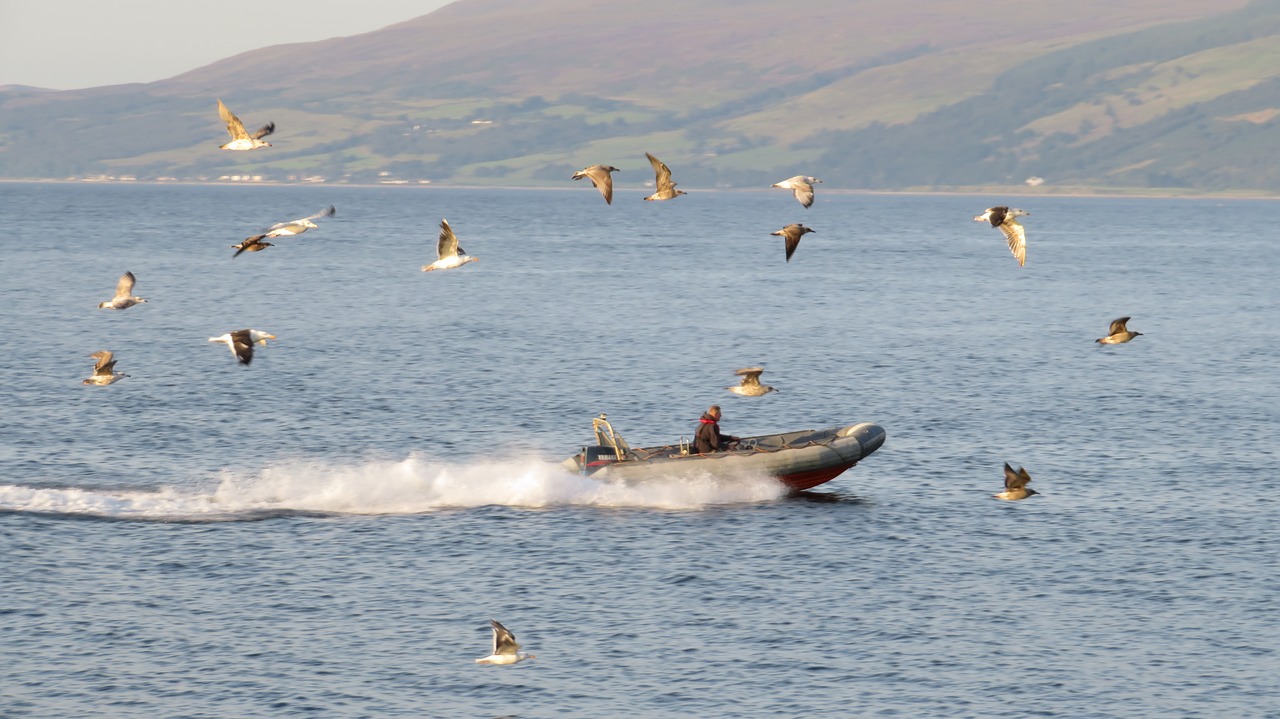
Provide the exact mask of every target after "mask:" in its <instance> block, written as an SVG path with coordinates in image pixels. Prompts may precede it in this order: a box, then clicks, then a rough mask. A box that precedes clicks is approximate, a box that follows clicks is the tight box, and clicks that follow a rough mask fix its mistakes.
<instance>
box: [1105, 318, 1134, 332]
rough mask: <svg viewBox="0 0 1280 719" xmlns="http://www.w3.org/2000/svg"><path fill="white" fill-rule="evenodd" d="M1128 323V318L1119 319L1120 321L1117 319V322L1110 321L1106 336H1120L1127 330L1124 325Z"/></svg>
mask: <svg viewBox="0 0 1280 719" xmlns="http://www.w3.org/2000/svg"><path fill="white" fill-rule="evenodd" d="M1128 322H1129V318H1128V317H1121V318H1120V319H1118V320H1112V321H1111V331H1109V332H1107V334H1108V335H1118V334H1120V333H1121V332H1124V331H1125V330H1126V329H1127V328H1126V327H1125V325H1126V324H1128Z"/></svg>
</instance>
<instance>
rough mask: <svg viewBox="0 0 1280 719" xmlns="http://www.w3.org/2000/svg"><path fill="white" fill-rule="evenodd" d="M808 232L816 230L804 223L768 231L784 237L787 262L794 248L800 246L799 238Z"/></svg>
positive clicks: (793, 252)
mask: <svg viewBox="0 0 1280 719" xmlns="http://www.w3.org/2000/svg"><path fill="white" fill-rule="evenodd" d="M810 232H817V230H815V229H812V228H810V227H805V226H804V225H801V224H795V225H787V226H786V227H784V228H782V229H781V230H777V231H774V232H770V233H769V234H771V235H777V236H778V237H782V238H784V239H786V241H787V262H790V261H791V256H792V255H794V254H795V253H796V248H797V247H799V246H800V238H801V237H804V236H805V235H807V234H808V233H810Z"/></svg>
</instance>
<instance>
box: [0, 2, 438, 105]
mask: <svg viewBox="0 0 1280 719" xmlns="http://www.w3.org/2000/svg"><path fill="white" fill-rule="evenodd" d="M452 1H453V0H356V1H355V2H352V1H351V0H344V1H343V2H336V1H335V0H266V1H265V2H258V1H257V0H239V1H238V2H236V1H233V2H209V1H206V2H201V3H197V2H189V1H188V0H0V85H10V84H16V85H34V86H36V87H48V88H54V89H58V90H69V89H72V88H81V87H94V86H97V85H115V84H119V83H125V82H150V81H152V80H160V79H163V78H166V77H172V76H174V75H177V74H179V73H182V72H186V71H187V70H193V69H195V68H197V67H201V66H203V65H208V64H209V63H211V62H213V61H215V60H220V59H222V58H224V57H229V56H231V55H236V54H238V53H241V52H244V51H246V50H253V49H256V48H260V47H266V46H268V45H279V44H282V43H291V42H308V41H311V40H324V39H326V38H330V37H338V36H343V35H356V34H359V33H362V32H369V31H370V30H377V29H378V28H382V27H386V26H387V25H391V24H394V23H397V22H400V21H402V20H408V19H410V18H415V17H418V16H419V15H426V14H427V13H429V12H431V11H432V10H435V9H437V8H439V7H443V6H445V5H448V4H449V3H450V2H452ZM233 13H235V14H233Z"/></svg>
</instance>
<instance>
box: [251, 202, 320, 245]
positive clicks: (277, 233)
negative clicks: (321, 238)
mask: <svg viewBox="0 0 1280 719" xmlns="http://www.w3.org/2000/svg"><path fill="white" fill-rule="evenodd" d="M337 213H338V208H336V207H334V206H333V205H329V206H328V207H326V208H324V209H323V210H320V211H319V212H317V213H315V214H314V215H307V216H306V217H302V218H299V219H296V220H289V221H288V222H277V223H276V224H274V225H272V226H270V227H268V228H267V232H266V234H265V235H263V237H282V236H289V235H301V234H302V233H304V232H306V231H307V230H314V229H317V228H319V227H320V226H319V225H317V224H316V223H314V222H312V220H318V219H320V218H322V217H333V216H334V215H335V214H337Z"/></svg>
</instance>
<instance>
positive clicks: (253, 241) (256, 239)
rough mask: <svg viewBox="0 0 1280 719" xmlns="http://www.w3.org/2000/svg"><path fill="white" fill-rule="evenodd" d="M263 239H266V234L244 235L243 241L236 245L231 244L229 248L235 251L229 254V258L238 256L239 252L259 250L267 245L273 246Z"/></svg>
mask: <svg viewBox="0 0 1280 719" xmlns="http://www.w3.org/2000/svg"><path fill="white" fill-rule="evenodd" d="M264 239H266V235H254V236H253V237H246V238H245V240H244V242H241V243H240V244H238V245H232V246H231V249H233V250H235V251H236V253H235V254H234V255H232V256H231V259H233V260H234V259H235V258H237V257H239V256H240V253H241V252H261V251H263V250H265V249H267V248H268V247H275V245H273V244H271V243H270V242H263V240H264Z"/></svg>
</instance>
